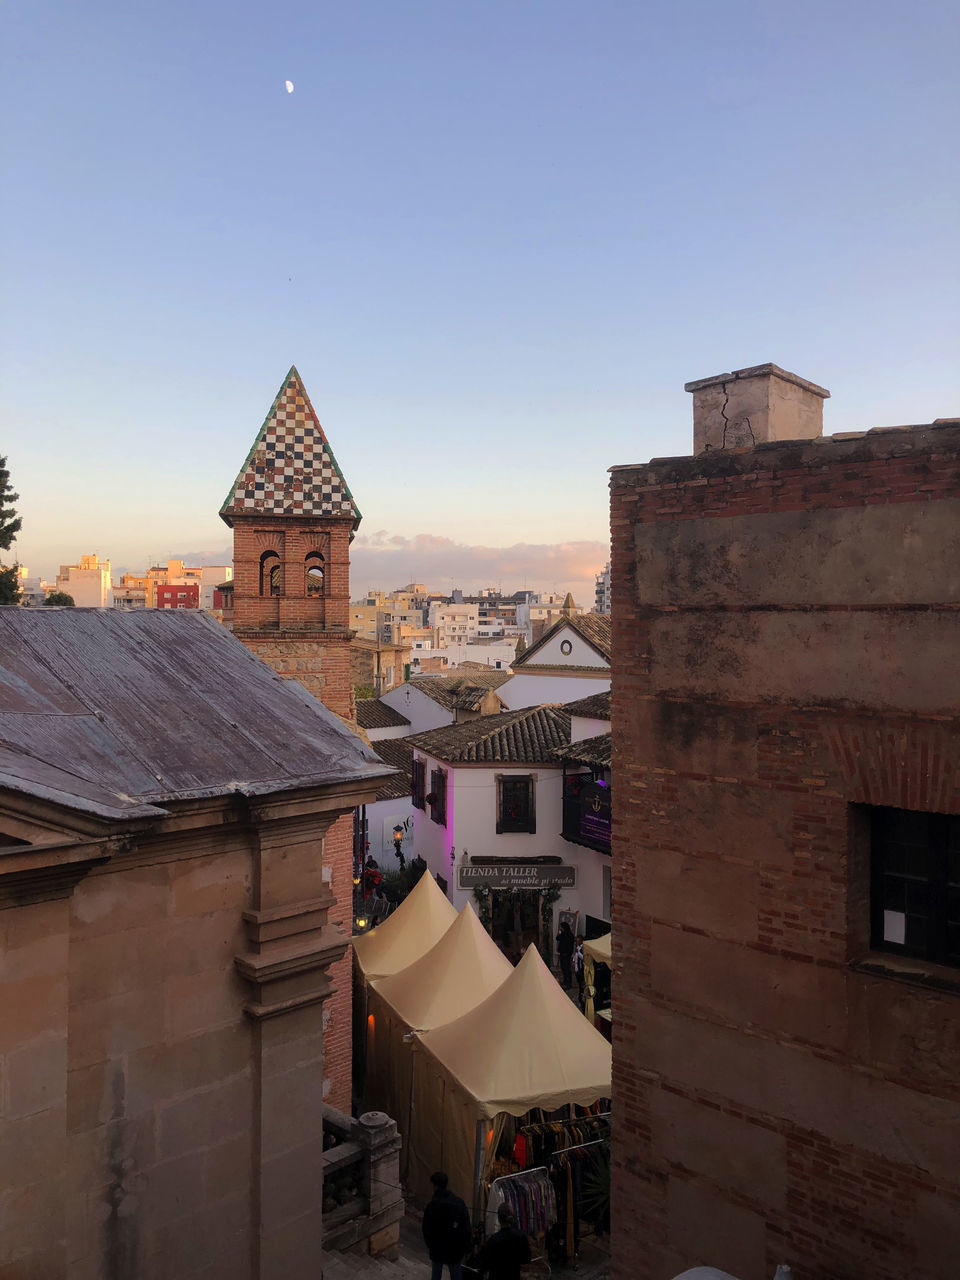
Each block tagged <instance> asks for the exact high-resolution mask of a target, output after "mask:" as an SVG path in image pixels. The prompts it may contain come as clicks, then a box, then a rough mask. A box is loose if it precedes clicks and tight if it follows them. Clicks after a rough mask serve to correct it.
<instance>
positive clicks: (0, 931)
mask: <svg viewBox="0 0 960 1280" xmlns="http://www.w3.org/2000/svg"><path fill="white" fill-rule="evenodd" d="M367 794H368V793H366V792H364V790H363V788H362V787H357V786H356V785H354V787H353V789H352V790H347V789H342V790H340V791H337V790H335V789H333V788H329V789H327V790H326V791H322V792H320V793H311V794H310V795H309V796H303V795H298V794H297V793H294V792H285V793H283V794H282V795H281V796H279V797H270V796H265V797H262V798H260V799H258V800H257V801H256V802H254V803H252V804H249V805H248V804H246V803H245V802H238V801H237V800H236V799H235V798H230V799H226V800H224V799H216V800H196V801H184V802H171V803H170V804H169V806H168V809H169V813H170V816H169V817H168V818H167V819H164V820H163V821H162V822H160V823H159V824H157V823H154V824H153V826H152V828H151V829H150V830H144V829H142V827H141V829H137V828H133V829H130V830H126V829H120V828H117V829H115V830H114V829H110V830H106V831H103V832H100V833H94V835H93V837H92V838H89V837H88V838H84V839H82V840H79V841H76V840H74V841H71V840H70V839H61V840H58V841H56V842H55V843H51V835H50V831H49V829H45V828H44V827H43V826H42V825H41V826H37V827H36V828H35V829H32V830H31V829H30V823H29V822H26V823H24V822H21V823H20V824H19V825H18V828H17V829H16V832H15V837H14V838H15V839H21V840H22V839H24V838H25V837H29V838H31V839H32V840H34V841H35V843H29V844H13V843H11V842H10V839H9V835H8V838H7V840H6V841H4V843H5V845H6V847H5V849H4V858H3V859H2V860H0V941H2V949H0V996H2V1008H3V1017H2V1018H0V1082H2V1089H0V1129H2V1138H3V1141H2V1144H0V1153H2V1154H0V1275H4V1276H10V1277H11V1280H13V1277H16V1280H62V1278H64V1277H70V1280H87V1278H88V1277H89V1280H153V1278H154V1277H156V1280H168V1278H169V1277H173V1276H176V1277H178V1280H193V1278H194V1277H196V1280H200V1277H203V1278H204V1280H214V1278H215V1277H223V1278H224V1280H227V1277H229V1280H243V1278H244V1277H250V1278H251V1280H281V1278H282V1280H292V1278H293V1277H295V1276H302V1277H303V1278H304V1280H307V1277H309V1276H313V1275H315V1274H316V1270H317V1267H318V1266H319V1263H320V1249H321V1243H322V1205H321V1199H322V1197H321V1184H322V1178H323V1115H324V1104H323V1088H322V1080H323V1071H324V1029H323V1024H324V1001H325V1000H326V999H327V997H328V996H329V995H330V991H331V985H330V975H331V970H332V967H333V966H334V964H335V963H337V962H339V963H340V964H341V965H342V961H343V957H344V953H345V951H346V949H347V943H348V935H347V934H346V933H345V932H344V931H342V930H341V929H338V928H336V927H335V926H333V925H332V924H331V921H330V919H329V916H328V913H329V912H330V908H331V906H332V895H331V893H330V889H329V886H328V885H327V883H326V882H325V880H324V867H323V861H322V847H323V841H324V835H325V832H326V830H327V828H328V826H329V825H330V823H331V822H332V821H333V820H334V819H335V818H336V817H337V816H338V815H340V814H344V811H349V810H350V809H351V808H352V806H353V805H355V804H356V803H357V802H358V800H360V799H366V798H367ZM34 808H35V809H36V808H37V807H36V806H34ZM32 820H33V819H31V821H32ZM3 821H4V824H5V827H4V829H5V830H7V831H8V832H9V831H10V830H11V828H10V827H9V824H8V822H7V818H6V816H4V819H3ZM346 822H347V823H348V824H349V823H350V822H351V817H350V813H349V812H347V813H346ZM36 842H38V843H36Z"/></svg>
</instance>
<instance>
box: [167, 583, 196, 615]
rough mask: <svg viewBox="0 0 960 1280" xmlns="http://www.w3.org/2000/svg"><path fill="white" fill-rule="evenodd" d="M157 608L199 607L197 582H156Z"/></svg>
mask: <svg viewBox="0 0 960 1280" xmlns="http://www.w3.org/2000/svg"><path fill="white" fill-rule="evenodd" d="M157 608H158V609H199V608H200V584H199V582H181V583H170V582H159V583H157Z"/></svg>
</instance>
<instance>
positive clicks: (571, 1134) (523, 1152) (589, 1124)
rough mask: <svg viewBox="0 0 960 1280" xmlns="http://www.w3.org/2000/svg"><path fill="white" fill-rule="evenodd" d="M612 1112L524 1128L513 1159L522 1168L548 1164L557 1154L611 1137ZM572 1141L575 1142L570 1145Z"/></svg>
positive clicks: (518, 1131) (519, 1131)
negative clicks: (550, 1158) (555, 1153)
mask: <svg viewBox="0 0 960 1280" xmlns="http://www.w3.org/2000/svg"><path fill="white" fill-rule="evenodd" d="M609 1121H610V1112H609V1111H602V1112H599V1113H597V1114H594V1115H585V1116H574V1117H572V1118H571V1119H569V1120H547V1121H543V1122H541V1123H538V1124H525V1125H522V1126H521V1128H520V1129H518V1130H517V1137H516V1141H515V1143H514V1148H513V1158H514V1160H515V1161H516V1162H517V1164H518V1165H520V1166H521V1167H524V1166H530V1165H540V1164H545V1163H546V1161H547V1159H548V1158H549V1157H550V1156H551V1155H553V1154H554V1152H556V1151H562V1150H564V1149H566V1150H570V1149H571V1148H572V1147H575V1146H582V1145H583V1144H584V1143H586V1142H590V1141H592V1140H594V1139H596V1137H597V1134H598V1132H599V1135H600V1138H599V1140H600V1141H603V1140H604V1139H606V1138H609V1136H610V1123H609ZM571 1138H572V1139H573V1141H572V1142H571Z"/></svg>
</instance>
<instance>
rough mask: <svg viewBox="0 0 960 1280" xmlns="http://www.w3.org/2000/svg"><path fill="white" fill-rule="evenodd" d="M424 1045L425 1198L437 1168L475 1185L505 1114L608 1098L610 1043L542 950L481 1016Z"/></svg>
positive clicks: (421, 1137) (413, 1146)
mask: <svg viewBox="0 0 960 1280" xmlns="http://www.w3.org/2000/svg"><path fill="white" fill-rule="evenodd" d="M418 1039H419V1042H420V1045H421V1046H422V1052H419V1053H418V1054H417V1057H416V1069H415V1080H414V1087H413V1097H414V1107H413V1115H412V1124H411V1131H410V1152H411V1159H410V1174H409V1181H410V1185H411V1187H412V1188H413V1189H414V1191H415V1192H416V1193H417V1194H423V1189H425V1188H426V1186H427V1183H428V1180H429V1176H430V1171H431V1169H433V1168H445V1169H446V1170H447V1172H448V1173H449V1174H450V1181H451V1184H453V1185H454V1186H455V1187H456V1186H459V1187H461V1188H464V1189H466V1188H467V1187H474V1186H475V1185H476V1182H477V1180H478V1175H479V1164H480V1160H479V1156H480V1155H481V1154H482V1153H483V1151H484V1148H485V1149H486V1151H487V1152H488V1153H490V1154H492V1151H493V1149H494V1148H495V1146H496V1143H495V1142H494V1141H493V1133H494V1123H493V1122H494V1119H495V1117H496V1116H497V1115H498V1114H501V1113H503V1112H506V1113H508V1114H510V1115H514V1116H521V1115H523V1114H524V1113H525V1112H527V1111H529V1110H531V1109H532V1108H533V1107H539V1108H542V1109H543V1110H545V1111H555V1110H557V1109H559V1108H560V1107H563V1106H566V1105H568V1104H571V1103H578V1104H579V1105H581V1106H589V1105H590V1104H591V1103H594V1102H596V1101H597V1100H598V1099H599V1098H609V1096H610V1088H611V1085H610V1080H611V1057H610V1052H611V1051H610V1045H609V1044H608V1043H607V1041H606V1040H605V1039H604V1038H603V1036H602V1035H601V1034H600V1033H599V1031H597V1030H596V1029H595V1028H594V1027H593V1026H591V1025H590V1023H589V1022H588V1021H587V1020H586V1018H584V1016H583V1014H582V1013H581V1012H580V1010H579V1009H578V1008H577V1006H576V1005H575V1004H574V1003H573V1002H572V1001H571V1000H570V998H569V997H568V996H567V995H566V993H565V992H564V991H562V990H561V988H560V985H559V984H558V982H557V980H556V978H554V976H553V974H552V973H551V972H550V970H549V969H548V968H547V966H546V965H545V964H544V963H543V961H542V960H541V958H540V955H539V953H538V951H537V949H536V947H529V948H528V949H527V952H526V954H525V955H524V957H523V959H522V960H521V961H520V963H519V964H518V965H517V967H516V969H514V971H513V973H512V974H511V975H510V976H509V977H508V978H507V980H506V982H504V983H503V984H502V985H501V986H499V987H498V988H497V990H496V991H494V992H493V994H492V995H490V996H488V997H487V998H486V999H485V1000H484V1001H483V1002H482V1003H480V1004H478V1005H477V1006H476V1008H474V1009H472V1010H471V1011H470V1012H469V1013H467V1014H464V1016H463V1017H461V1018H457V1020H456V1021H455V1022H449V1023H447V1024H446V1025H444V1026H439V1027H436V1028H434V1029H433V1030H432V1031H425V1032H424V1033H423V1034H422V1035H421V1036H419V1037H418ZM478 1125H479V1127H478ZM481 1134H482V1137H481ZM459 1194H464V1191H463V1190H461V1191H460V1193H459Z"/></svg>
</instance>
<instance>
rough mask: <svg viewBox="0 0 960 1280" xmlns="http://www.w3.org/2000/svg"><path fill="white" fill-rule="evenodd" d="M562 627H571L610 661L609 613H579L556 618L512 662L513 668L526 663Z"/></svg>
mask: <svg viewBox="0 0 960 1280" xmlns="http://www.w3.org/2000/svg"><path fill="white" fill-rule="evenodd" d="M564 627H571V628H572V629H573V630H574V631H576V633H577V634H578V635H579V636H580V637H581V638H582V639H584V640H586V642H587V644H589V645H591V646H592V647H593V648H594V649H596V651H597V653H599V654H600V656H601V657H602V658H606V660H607V662H609V661H610V615H609V613H581V614H579V615H578V616H577V617H575V618H558V619H557V621H556V622H555V623H554V624H553V626H552V627H550V628H549V629H548V630H547V631H545V632H544V633H543V635H542V636H541V637H540V639H539V640H538V641H537V642H536V644H532V645H531V646H530V648H529V649H527V650H526V652H525V653H522V654H521V655H520V657H519V658H517V660H516V661H515V662H514V664H513V665H514V667H515V668H522V667H525V666H527V665H528V663H529V660H530V658H531V657H532V656H533V655H534V654H535V653H537V651H538V650H540V649H542V648H543V646H544V645H545V644H546V643H547V641H548V640H550V639H551V638H552V637H553V636H555V635H556V634H557V632H558V631H560V630H562V629H563V628H564Z"/></svg>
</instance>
